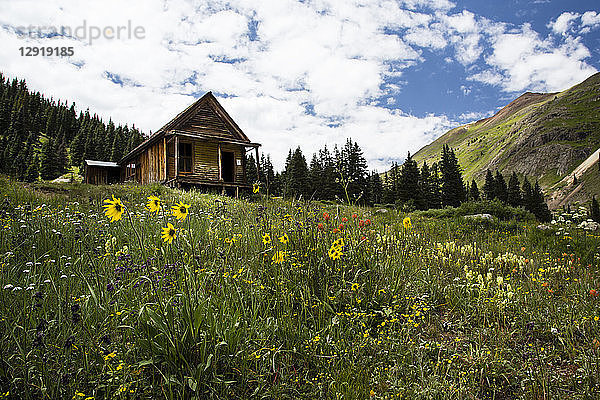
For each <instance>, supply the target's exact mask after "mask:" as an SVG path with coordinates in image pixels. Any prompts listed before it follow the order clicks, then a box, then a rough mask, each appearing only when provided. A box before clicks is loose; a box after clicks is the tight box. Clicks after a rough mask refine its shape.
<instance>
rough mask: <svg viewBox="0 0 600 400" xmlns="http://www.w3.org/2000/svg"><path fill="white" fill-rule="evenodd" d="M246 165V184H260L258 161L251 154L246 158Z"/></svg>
mask: <svg viewBox="0 0 600 400" xmlns="http://www.w3.org/2000/svg"><path fill="white" fill-rule="evenodd" d="M244 165H245V166H246V182H248V183H250V184H253V183H256V182H258V170H257V169H256V160H255V159H254V156H253V155H252V154H250V155H249V156H245V160H244Z"/></svg>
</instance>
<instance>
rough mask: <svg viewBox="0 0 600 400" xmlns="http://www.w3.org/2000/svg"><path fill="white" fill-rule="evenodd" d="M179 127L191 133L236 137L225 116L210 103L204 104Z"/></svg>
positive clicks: (226, 137)
mask: <svg viewBox="0 0 600 400" xmlns="http://www.w3.org/2000/svg"><path fill="white" fill-rule="evenodd" d="M178 129H180V130H182V131H185V132H190V133H194V132H198V133H202V134H210V135H211V136H214V137H221V138H224V139H234V138H236V136H235V135H234V133H233V132H231V130H230V128H229V127H228V124H226V123H225V122H224V117H221V116H220V115H218V114H217V112H216V111H215V110H214V109H213V108H212V107H211V106H210V105H209V104H208V103H205V104H203V105H202V107H200V108H199V109H198V111H197V112H196V114H195V115H194V116H192V117H191V118H190V119H189V120H187V121H186V122H185V124H183V126H181V127H180V128H178Z"/></svg>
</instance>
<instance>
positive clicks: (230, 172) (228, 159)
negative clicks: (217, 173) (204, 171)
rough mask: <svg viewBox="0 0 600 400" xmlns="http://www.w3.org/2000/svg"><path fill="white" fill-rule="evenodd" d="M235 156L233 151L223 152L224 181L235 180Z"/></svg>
mask: <svg viewBox="0 0 600 400" xmlns="http://www.w3.org/2000/svg"><path fill="white" fill-rule="evenodd" d="M234 163H235V157H234V154H233V152H232V151H223V152H221V168H223V170H222V175H221V176H222V177H223V181H224V182H233V181H234V179H233V178H234V176H235V164H234Z"/></svg>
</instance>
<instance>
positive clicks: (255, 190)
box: [252, 183, 260, 193]
mask: <svg viewBox="0 0 600 400" xmlns="http://www.w3.org/2000/svg"><path fill="white" fill-rule="evenodd" d="M259 191H260V184H258V183H255V184H254V185H252V193H258V192H259Z"/></svg>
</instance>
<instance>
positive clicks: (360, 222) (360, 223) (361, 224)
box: [358, 219, 365, 228]
mask: <svg viewBox="0 0 600 400" xmlns="http://www.w3.org/2000/svg"><path fill="white" fill-rule="evenodd" d="M358 226H360V227H361V228H362V227H363V226H365V221H363V220H362V219H361V220H360V221H359V222H358Z"/></svg>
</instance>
